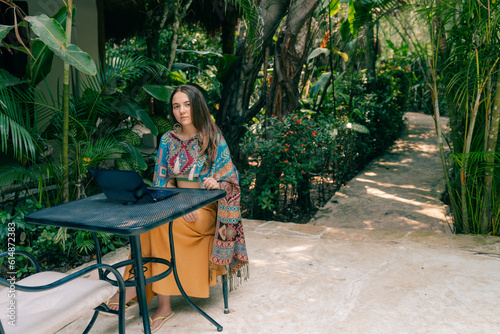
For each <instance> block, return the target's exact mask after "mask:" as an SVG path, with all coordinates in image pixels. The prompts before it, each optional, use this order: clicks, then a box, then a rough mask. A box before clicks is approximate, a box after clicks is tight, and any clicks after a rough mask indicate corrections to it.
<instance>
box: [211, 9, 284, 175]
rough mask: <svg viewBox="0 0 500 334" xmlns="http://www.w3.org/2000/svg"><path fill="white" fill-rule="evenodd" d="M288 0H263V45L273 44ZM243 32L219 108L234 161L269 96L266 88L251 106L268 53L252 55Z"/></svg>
mask: <svg viewBox="0 0 500 334" xmlns="http://www.w3.org/2000/svg"><path fill="white" fill-rule="evenodd" d="M288 5H289V1H288V0H263V1H262V2H261V3H260V6H259V11H260V13H261V16H262V19H263V22H262V25H263V26H262V35H261V37H260V45H261V47H260V48H259V49H262V50H265V49H266V48H267V47H268V46H270V45H272V42H273V36H274V34H275V32H276V29H277V28H278V26H279V25H280V23H281V20H282V19H283V17H284V16H285V15H286V13H287V8H288ZM243 35H244V33H243V32H240V34H239V36H240V39H239V41H238V46H237V48H236V56H237V57H238V61H237V62H236V63H235V65H234V67H233V70H232V71H231V75H230V76H229V77H228V79H226V81H225V82H223V85H224V87H223V89H222V97H221V103H220V109H219V111H218V112H217V115H216V120H217V125H218V126H219V128H220V129H221V130H222V132H223V133H224V137H225V138H226V141H227V143H228V146H229V149H230V151H231V155H232V157H233V160H234V161H233V162H234V163H235V165H236V166H238V165H239V152H240V149H239V140H240V139H241V137H243V135H244V134H245V131H246V128H245V124H247V123H248V122H249V121H250V120H251V119H252V118H253V117H254V116H255V115H256V114H257V113H258V112H259V111H260V110H261V109H262V107H263V106H264V103H265V100H266V93H267V92H266V91H265V89H264V90H262V91H261V92H260V98H259V100H258V101H257V102H256V103H255V104H253V105H252V106H251V107H250V98H251V96H252V94H253V92H254V89H255V81H256V80H257V75H258V73H259V71H260V69H261V67H262V63H263V61H264V56H263V55H262V54H257V55H255V56H251V55H249V54H248V52H247V51H248V50H247V40H246V39H245V37H244V36H243Z"/></svg>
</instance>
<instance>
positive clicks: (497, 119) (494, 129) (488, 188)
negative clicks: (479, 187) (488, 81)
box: [480, 77, 500, 234]
mask: <svg viewBox="0 0 500 334" xmlns="http://www.w3.org/2000/svg"><path fill="white" fill-rule="evenodd" d="M499 125H500V77H498V78H497V87H496V94H495V99H494V101H493V108H492V111H491V124H490V127H489V132H488V138H487V143H486V149H485V152H486V172H485V177H484V196H483V197H484V203H483V212H482V214H481V230H480V233H481V234H487V233H488V232H489V225H490V222H491V209H492V207H491V206H492V204H493V194H492V193H493V174H494V169H495V168H494V160H495V156H494V154H495V152H496V147H497V141H498V130H499Z"/></svg>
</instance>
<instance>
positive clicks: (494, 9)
mask: <svg viewBox="0 0 500 334" xmlns="http://www.w3.org/2000/svg"><path fill="white" fill-rule="evenodd" d="M420 8H421V9H420V13H421V14H422V15H421V18H422V19H423V20H424V21H425V22H426V23H427V25H428V27H429V31H431V37H432V46H433V49H432V53H431V56H432V58H431V59H430V64H431V70H430V73H431V75H430V76H429V85H430V86H431V87H432V92H433V102H434V114H435V118H436V121H437V122H436V125H437V130H438V134H439V143H440V145H441V147H442V149H441V151H442V153H441V156H442V159H443V169H444V172H445V175H446V180H447V190H448V194H449V199H450V204H451V208H452V212H453V216H454V223H455V225H454V226H455V229H456V232H459V233H481V234H487V233H494V234H498V223H499V222H498V218H499V217H498V212H500V211H499V210H500V203H499V202H498V193H499V191H500V187H499V185H500V179H499V178H498V175H499V173H498V163H499V160H498V153H497V142H498V131H499V120H500V114H499V113H500V99H499V97H500V92H499V91H500V90H499V82H500V81H499V78H500V76H499V72H498V70H499V65H500V64H499V60H500V59H499V57H498V52H497V50H498V48H499V45H500V36H499V34H498V31H499V28H500V26H499V25H500V22H499V20H498V19H497V18H498V17H499V14H500V4H499V3H498V2H491V1H487V5H483V4H482V3H481V2H477V1H463V2H461V3H456V2H450V1H447V0H440V1H424V2H422V4H421V7H420ZM440 92H442V93H440ZM441 99H444V101H445V102H446V104H445V105H444V107H445V108H447V114H448V115H449V117H450V130H451V132H450V135H449V138H447V137H445V136H444V135H443V133H442V131H441V127H442V124H441V122H440V119H441V117H440V113H441V112H442V106H443V104H440V103H439V101H440V100H441ZM446 139H449V141H448V143H449V146H450V149H451V156H450V158H447V157H446V155H445V154H444V145H443V144H444V141H445V140H446Z"/></svg>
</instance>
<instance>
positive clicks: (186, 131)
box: [107, 85, 248, 333]
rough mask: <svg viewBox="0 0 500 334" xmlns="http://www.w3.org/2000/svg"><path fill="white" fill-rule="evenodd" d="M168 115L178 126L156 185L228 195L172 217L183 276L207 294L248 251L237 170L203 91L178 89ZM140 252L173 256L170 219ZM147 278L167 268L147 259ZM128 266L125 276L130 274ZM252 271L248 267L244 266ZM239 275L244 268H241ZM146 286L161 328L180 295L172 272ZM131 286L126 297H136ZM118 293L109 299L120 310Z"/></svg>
mask: <svg viewBox="0 0 500 334" xmlns="http://www.w3.org/2000/svg"><path fill="white" fill-rule="evenodd" d="M170 117H171V119H175V120H176V121H177V123H176V124H175V126H174V131H170V132H167V133H165V134H164V135H163V136H162V139H161V143H160V147H159V149H158V159H157V162H156V166H155V177H154V186H156V187H178V188H203V189H208V190H212V189H224V190H225V191H226V193H227V195H226V197H225V198H223V199H221V200H219V202H218V203H212V204H210V205H208V206H206V207H204V208H202V209H199V210H197V211H194V212H191V213H189V214H187V215H185V216H184V217H182V218H180V219H177V220H175V221H174V222H173V224H174V225H173V233H174V238H175V253H176V263H177V268H178V273H179V278H180V281H181V283H182V286H183V288H184V290H185V291H186V293H187V294H188V295H189V296H191V297H198V298H207V297H208V296H209V287H210V286H213V285H215V283H216V277H217V276H218V275H221V274H223V273H226V272H228V273H229V275H230V276H232V274H234V273H236V272H238V271H240V270H241V269H243V268H246V266H247V263H248V257H247V253H246V246H245V239H244V235H243V227H242V225H241V215H240V208H239V204H240V187H239V183H238V172H237V171H236V168H235V167H234V165H233V164H232V162H231V158H230V155H229V149H228V147H227V144H226V142H225V140H224V138H223V136H222V134H221V132H220V130H219V128H218V127H217V126H216V125H215V123H214V121H213V120H212V117H211V116H210V112H209V110H208V107H207V104H206V102H205V99H204V98H203V95H202V94H201V92H200V91H199V90H198V89H197V88H195V87H194V86H190V85H183V86H180V87H178V88H177V89H175V90H174V92H173V93H172V95H171V98H170ZM141 247H142V255H143V256H144V257H160V258H165V259H167V260H170V249H169V238H168V224H165V225H163V226H160V227H158V228H156V229H154V230H152V231H150V232H147V233H144V234H142V235H141ZM147 267H148V268H147V269H148V270H146V272H145V275H146V277H150V276H152V275H156V274H158V273H160V272H162V271H164V270H165V266H163V265H161V264H148V265H147ZM130 269H131V268H129V267H128V268H126V272H125V275H124V278H125V279H127V278H128V277H129V276H130V274H129V270H130ZM246 273H248V271H246ZM240 275H241V273H240ZM151 285H152V286H151V287H149V286H148V302H150V301H151V299H152V296H153V293H154V294H156V295H157V296H158V309H157V310H156V312H155V313H154V314H153V315H152V316H151V318H150V320H151V331H152V332H153V333H154V332H156V331H158V330H159V329H160V328H161V326H163V324H164V323H165V321H167V320H168V319H170V318H171V317H172V316H173V314H174V313H173V312H172V309H171V306H170V296H172V295H180V292H179V290H178V288H177V285H176V284H175V281H174V277H173V275H169V276H167V277H166V278H164V279H162V280H160V281H158V282H155V283H152V284H151ZM151 290H152V293H151ZM135 294H136V291H135V288H127V293H126V300H127V301H130V300H131V299H132V298H134V297H135ZM117 301H118V294H116V295H115V296H113V297H112V298H111V299H110V300H109V301H108V303H107V304H108V306H109V308H110V309H115V310H117V309H118V303H117Z"/></svg>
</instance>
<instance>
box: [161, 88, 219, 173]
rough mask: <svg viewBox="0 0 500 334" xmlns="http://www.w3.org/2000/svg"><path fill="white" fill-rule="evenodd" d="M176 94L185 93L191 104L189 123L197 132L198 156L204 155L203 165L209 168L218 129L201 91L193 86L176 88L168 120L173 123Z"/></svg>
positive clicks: (215, 145)
mask: <svg viewBox="0 0 500 334" xmlns="http://www.w3.org/2000/svg"><path fill="white" fill-rule="evenodd" d="M178 92H183V93H185V94H186V95H187V96H188V98H189V101H190V102H191V121H192V122H193V125H194V127H195V128H196V130H198V135H197V138H198V143H199V145H200V155H201V154H204V153H206V154H207V160H205V165H206V166H207V167H209V166H210V165H211V164H212V162H213V161H214V159H215V152H216V150H217V134H220V133H221V132H220V130H219V127H217V125H216V124H215V122H214V120H213V119H212V116H211V115H210V111H209V110H208V106H207V102H206V101H205V98H204V97H203V94H202V93H201V91H200V90H199V89H198V88H196V87H195V86H191V85H182V86H179V87H177V88H176V89H175V90H174V91H173V92H172V95H171V96H170V110H169V116H170V119H171V120H173V121H174V122H175V116H174V112H173V107H172V100H173V98H174V95H175V94H176V93H178Z"/></svg>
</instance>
